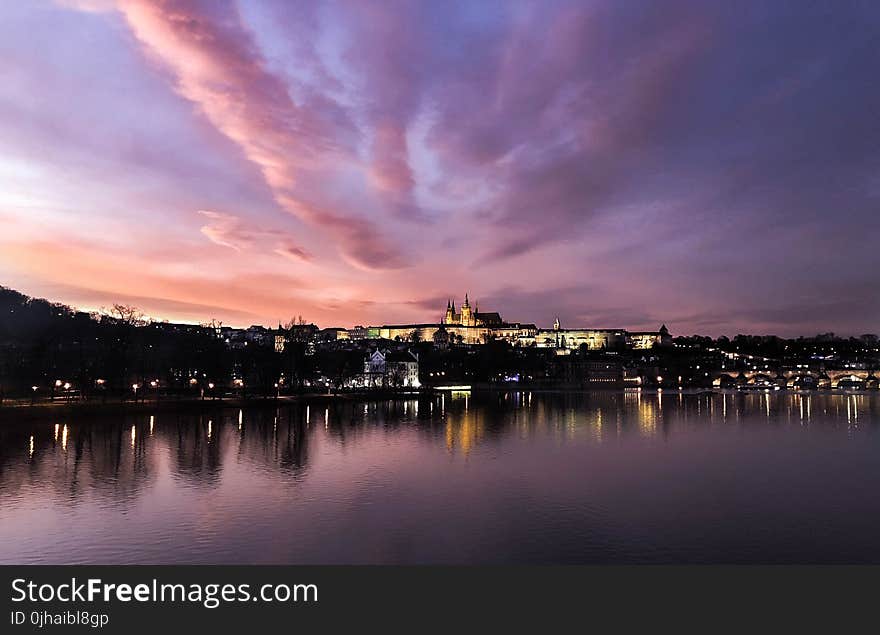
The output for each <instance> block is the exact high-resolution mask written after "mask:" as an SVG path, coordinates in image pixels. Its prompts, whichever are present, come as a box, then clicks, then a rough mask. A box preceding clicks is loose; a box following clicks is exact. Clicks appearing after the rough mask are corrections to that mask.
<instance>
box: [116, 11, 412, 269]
mask: <svg viewBox="0 0 880 635" xmlns="http://www.w3.org/2000/svg"><path fill="white" fill-rule="evenodd" d="M120 8H121V10H122V12H123V14H124V15H125V17H126V20H127V21H128V23H129V25H130V26H131V28H132V31H133V32H134V34H135V35H136V37H137V38H138V39H139V40H140V41H141V42H143V43H144V45H145V46H146V47H147V49H148V50H149V51H150V53H151V54H152V55H154V56H155V57H156V58H157V59H158V60H160V61H161V62H162V63H163V64H164V65H165V66H166V67H168V68H170V69H171V71H172V72H173V73H174V76H175V80H176V88H177V90H178V91H179V92H180V94H181V95H183V96H184V97H185V98H187V99H189V100H190V101H192V102H194V103H195V104H197V105H198V106H199V108H200V109H201V111H202V112H203V113H204V115H205V116H206V117H207V118H208V119H209V120H210V121H211V123H212V124H213V125H214V126H215V127H216V128H217V129H218V130H220V131H221V132H222V133H223V134H225V135H226V136H227V137H229V138H230V139H232V140H233V141H234V142H236V143H237V144H238V145H239V147H240V148H241V149H242V151H243V152H244V153H245V155H246V156H247V158H248V159H249V160H250V161H251V162H253V163H254V164H256V165H257V166H258V167H259V168H260V171H261V173H262V175H263V178H264V180H265V181H266V184H267V185H268V186H269V187H270V188H271V190H272V192H273V194H274V196H275V200H276V201H277V202H278V204H279V205H280V206H281V207H282V208H283V209H284V210H286V211H288V212H289V213H291V214H293V215H295V216H297V217H298V218H299V219H300V220H303V221H304V222H306V223H309V224H311V225H313V226H315V227H317V228H320V229H323V230H326V233H327V234H329V235H330V236H332V238H333V239H334V240H335V241H336V243H337V245H338V246H339V248H340V250H341V252H342V253H343V255H344V256H345V257H346V259H347V260H349V261H351V262H353V263H356V264H358V265H361V266H364V267H368V268H371V269H383V268H388V267H400V266H402V265H403V264H404V262H405V260H404V258H403V256H402V254H401V253H399V251H398V249H397V248H396V247H395V246H394V245H393V244H391V243H390V242H389V241H388V239H387V238H386V237H385V236H384V235H383V234H382V232H380V231H379V230H378V229H377V228H376V227H375V226H374V225H373V224H372V223H371V222H370V221H368V220H366V219H365V218H363V217H362V216H358V215H354V214H350V213H347V212H340V211H336V210H334V211H332V212H331V211H324V207H320V206H315V205H312V204H308V203H305V201H306V200H308V199H310V198H311V199H314V198H315V197H316V196H318V194H317V193H315V192H309V191H307V190H306V189H305V188H306V186H307V184H308V182H309V181H310V179H314V178H315V175H316V174H320V173H321V172H323V171H327V170H329V169H330V168H336V167H338V165H339V164H340V163H344V162H352V161H355V157H354V155H353V151H352V144H353V140H352V138H351V135H352V133H353V131H352V130H351V129H349V128H347V127H346V126H344V125H340V123H339V121H338V119H335V120H331V121H326V120H324V119H323V118H322V117H321V116H320V114H319V113H318V112H316V111H313V110H310V109H308V108H305V107H301V106H298V105H297V104H295V103H294V102H293V100H292V99H291V98H290V96H289V94H288V91H287V87H286V86H285V85H284V83H283V82H282V81H281V80H279V79H278V78H277V77H275V76H274V75H272V74H271V73H270V72H269V71H268V70H267V69H266V66H265V63H264V62H263V60H262V58H261V56H260V54H259V52H258V50H257V49H256V46H255V45H254V42H253V41H252V38H251V37H250V35H249V33H248V32H247V31H246V30H245V28H244V27H243V26H242V24H241V21H240V19H239V16H238V14H237V11H236V10H235V7H234V6H232V5H230V4H229V3H226V2H219V1H218V2H192V1H186V0H163V1H153V0H150V1H147V0H120ZM304 177H305V178H304ZM303 182H305V183H306V185H304V184H303ZM352 228H357V229H356V231H354V230H353V229H352ZM364 243H368V244H369V245H371V247H368V248H366V249H364V248H363V244H364ZM376 253H379V254H382V257H379V258H376V257H373V255H374V254H376ZM386 256H387V257H386Z"/></svg>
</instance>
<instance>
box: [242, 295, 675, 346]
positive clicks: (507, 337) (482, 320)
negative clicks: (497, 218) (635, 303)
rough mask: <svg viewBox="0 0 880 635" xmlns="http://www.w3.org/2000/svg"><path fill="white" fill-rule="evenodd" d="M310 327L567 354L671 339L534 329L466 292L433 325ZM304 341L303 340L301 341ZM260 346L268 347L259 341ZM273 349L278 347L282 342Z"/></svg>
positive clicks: (315, 336)
mask: <svg viewBox="0 0 880 635" xmlns="http://www.w3.org/2000/svg"><path fill="white" fill-rule="evenodd" d="M298 328H310V329H311V331H310V332H309V334H308V338H307V340H308V341H311V342H316V343H321V342H332V341H338V340H363V339H376V340H380V339H385V340H396V341H411V342H433V343H434V344H436V345H438V346H440V347H445V346H449V345H454V344H485V343H487V342H489V341H492V340H503V341H506V342H508V343H510V344H511V345H513V346H523V347H537V348H553V349H556V350H557V352H558V353H559V354H567V353H570V352H571V351H576V350H579V349H580V348H581V347H582V346H586V348H587V349H589V350H603V349H606V350H617V349H624V348H629V349H635V350H646V349H650V348H653V347H654V346H665V345H669V344H671V343H672V337H671V336H670V334H669V330H668V329H667V328H666V326H665V325H663V326H661V327H660V328H659V329H658V330H656V331H627V330H625V329H619V328H617V329H597V328H563V327H562V325H561V324H560V322H559V319H558V318H557V319H556V320H555V321H554V324H553V328H549V329H544V328H538V327H537V326H536V325H535V324H531V323H525V322H507V321H505V320H503V319H502V318H501V315H500V314H499V313H497V312H481V311H480V310H479V306H478V305H476V306H474V307H473V308H472V307H471V305H470V300H469V299H468V296H467V294H465V299H464V303H463V304H462V305H461V307H460V309H456V307H455V302H454V301H451V300H450V301H448V302H447V304H446V312H445V314H444V316H443V319H442V320H440V321H438V322H427V323H415V324H384V325H381V326H366V327H365V326H355V327H353V328H351V329H345V328H327V329H318V328H317V327H315V326H314V325H302V326H299V327H298ZM237 337H239V340H240V341H246V340H247V338H248V337H265V338H269V337H272V336H271V331H270V330H269V329H265V328H264V327H256V326H255V327H251V328H250V329H247V330H246V331H244V332H242V333H240V334H239V335H238V336H237ZM303 341H306V340H305V339H304V340H303ZM264 343H268V340H267V342H264ZM277 346H282V347H283V342H282V340H281V339H279V340H278V341H277Z"/></svg>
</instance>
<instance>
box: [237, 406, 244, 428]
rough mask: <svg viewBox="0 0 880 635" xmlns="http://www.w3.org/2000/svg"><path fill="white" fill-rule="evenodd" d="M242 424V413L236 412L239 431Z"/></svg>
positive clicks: (241, 411)
mask: <svg viewBox="0 0 880 635" xmlns="http://www.w3.org/2000/svg"><path fill="white" fill-rule="evenodd" d="M243 423H244V411H243V410H239V411H238V429H239V430H241V425H242V424H243Z"/></svg>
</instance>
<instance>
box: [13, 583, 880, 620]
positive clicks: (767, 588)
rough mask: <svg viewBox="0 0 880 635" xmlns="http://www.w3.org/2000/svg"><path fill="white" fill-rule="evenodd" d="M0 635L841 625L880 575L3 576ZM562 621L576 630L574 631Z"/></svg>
mask: <svg viewBox="0 0 880 635" xmlns="http://www.w3.org/2000/svg"><path fill="white" fill-rule="evenodd" d="M0 573H2V578H3V585H4V591H3V598H4V600H3V602H4V607H5V614H4V615H3V622H2V623H3V627H2V628H0V632H3V633H24V632H36V631H40V632H42V631H43V630H46V629H48V630H50V631H52V632H69V631H70V630H71V629H74V630H76V631H82V630H91V631H101V632H110V633H140V632H149V633H155V632H157V631H162V630H167V629H171V632H178V631H181V630H187V629H194V630H195V629H198V630H200V631H202V630H203V629H210V630H212V631H216V632H241V631H242V629H254V628H256V629H258V631H257V632H263V630H265V629H266V628H268V627H271V626H273V625H274V626H278V627H279V628H280V627H285V628H289V627H292V626H295V627H297V628H305V627H309V628H321V630H326V629H327V628H331V627H332V628H342V627H354V628H359V629H360V628H369V629H374V628H376V629H378V628H383V629H385V628H389V627H394V628H395V629H405V630H408V631H421V630H425V629H428V628H431V629H433V628H437V627H439V626H442V627H444V628H450V629H451V628H463V627H466V628H467V629H468V630H471V629H472V628H473V627H474V626H475V625H476V624H478V623H482V622H478V621H475V620H481V621H482V620H488V621H489V622H488V623H490V624H492V625H493V627H494V628H499V627H507V626H511V627H523V626H525V625H534V627H535V628H541V629H542V630H545V629H547V630H549V629H552V630H569V628H565V629H562V625H563V624H570V625H576V624H580V626H578V628H577V630H582V629H583V628H588V627H589V626H590V625H596V626H598V625H600V624H605V625H608V626H613V627H615V628H622V627H636V626H649V627H651V626H653V627H670V626H674V625H678V626H682V625H691V626H694V627H704V628H705V629H708V630H715V629H716V628H717V627H721V626H725V627H731V626H736V627H739V628H749V629H753V628H757V627H758V626H759V625H760V626H761V629H762V630H763V629H764V628H769V627H771V626H774V625H775V626H777V627H780V628H786V629H789V628H791V627H792V625H794V624H796V623H805V624H809V625H811V626H813V627H816V626H822V625H824V626H827V627H828V628H834V629H835V630H837V629H840V628H841V627H843V626H846V625H847V624H850V623H855V621H856V620H858V619H859V616H860V614H862V615H864V616H865V617H867V616H868V610H869V609H870V607H871V606H872V598H873V594H874V592H875V591H874V589H875V588H876V581H877V580H878V578H880V568H876V567H709V566H707V567H662V566H661V567H650V566H643V567H229V566H216V567H170V566H143V567H135V566H112V567H111V566H107V567H103V566H83V567H61V566H48V567H18V566H10V567H2V568H0ZM571 620H576V621H574V622H572V621H571Z"/></svg>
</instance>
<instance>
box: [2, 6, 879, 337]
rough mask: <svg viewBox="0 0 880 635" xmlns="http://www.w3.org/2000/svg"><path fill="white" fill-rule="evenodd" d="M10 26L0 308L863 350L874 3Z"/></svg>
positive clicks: (283, 9) (435, 11) (50, 17)
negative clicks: (21, 302)
mask: <svg viewBox="0 0 880 635" xmlns="http://www.w3.org/2000/svg"><path fill="white" fill-rule="evenodd" d="M727 4H728V3H720V2H718V3H714V2H700V3H688V2H682V3H663V6H662V7H660V6H654V5H652V4H650V3H645V4H641V5H640V4H639V3H633V4H627V5H625V6H624V5H620V4H619V3H611V2H595V3H582V2H580V3H566V2H555V3H536V2H533V3H528V2H526V3H517V4H512V3H507V2H504V3H490V2H486V3H469V2H459V3H448V4H447V3H444V4H443V6H440V5H434V4H432V3H391V2H388V3H376V4H367V3H352V4H346V3H340V2H321V3H307V4H303V5H295V4H293V3H286V2H277V3H273V2H261V3H245V2H232V1H229V2H197V1H194V2H184V1H179V2H178V1H170V0H169V1H166V2H145V1H140V0H120V1H119V2H112V1H110V0H58V1H57V2H48V1H47V2H34V3H7V4H5V5H4V6H3V7H2V8H0V15H2V16H3V19H2V20H0V35H2V38H0V60H2V62H0V69H2V74H3V77H4V82H2V83H0V111H2V113H3V116H2V117H0V134H2V135H3V138H4V146H3V150H2V153H0V182H2V183H3V188H0V222H2V223H3V226H4V228H5V229H6V231H5V232H3V234H2V235H0V284H2V285H4V286H8V287H10V288H13V289H16V290H18V291H21V292H23V293H27V294H29V295H32V296H35V297H46V298H48V299H50V300H53V301H60V302H63V303H66V304H70V305H72V306H76V307H79V308H81V309H85V310H90V309H98V308H99V307H101V306H109V305H111V304H112V303H114V302H122V303H127V304H133V305H136V306H138V307H139V308H141V309H142V310H143V311H144V312H145V313H147V314H148V315H150V316H153V317H156V318H159V319H163V318H164V319H168V320H171V321H184V322H199V321H206V320H209V319H211V318H217V319H221V320H223V321H224V322H226V323H229V324H235V325H241V326H247V325H248V324H267V325H272V324H274V323H277V322H278V321H279V320H281V321H284V320H286V319H289V318H290V317H292V316H296V315H302V316H304V317H305V318H306V319H307V320H309V321H312V322H315V323H318V324H322V325H326V326H345V327H348V326H353V325H356V324H364V325H369V324H389V323H391V324H408V323H420V322H438V321H440V319H442V311H443V307H444V306H445V304H446V302H447V300H448V299H451V298H455V299H457V301H458V302H460V301H461V300H462V299H463V294H464V291H467V292H469V294H470V297H471V299H472V300H475V299H478V300H479V302H480V305H481V306H483V307H485V308H488V309H490V310H492V311H498V312H500V313H501V314H503V315H505V316H510V318H512V319H515V320H522V321H528V322H534V323H536V324H539V325H541V326H548V325H550V324H552V322H553V319H554V317H556V316H557V315H558V316H559V317H560V319H561V321H562V322H563V324H566V325H572V326H585V327H599V328H611V327H618V326H620V327H621V328H628V329H635V330H638V329H646V330H647V329H652V330H653V329H656V328H657V327H658V326H659V325H660V324H663V323H666V324H668V325H669V326H670V328H671V329H672V330H673V331H674V332H675V333H703V334H707V335H712V336H716V335H721V334H727V335H733V334H736V333H738V332H742V333H760V334H776V335H779V336H783V337H790V336H798V335H805V336H808V335H813V334H815V333H819V332H825V331H834V332H837V333H840V334H845V335H855V336H858V335H860V334H862V333H876V332H877V330H878V324H880V295H878V294H877V293H876V275H877V271H878V264H880V263H878V260H880V256H878V252H877V249H876V242H877V236H878V231H877V225H878V221H877V210H878V201H880V181H878V178H877V174H880V170H878V168H880V154H878V152H877V148H878V147H880V127H878V126H877V123H876V116H875V113H876V112H877V111H878V110H880V85H878V84H877V82H876V80H875V77H874V75H875V71H874V69H875V68H876V66H877V62H878V60H877V59H876V58H877V56H878V53H877V50H876V47H875V46H873V41H874V37H875V36H874V33H876V29H877V27H878V25H880V11H878V10H877V9H876V8H875V7H871V6H869V5H867V4H856V3H840V4H829V5H827V6H824V7H823V6H822V5H821V4H812V5H809V6H803V5H802V4H801V3H792V4H784V3H774V4H773V5H768V6H763V7H760V6H757V7H754V6H753V7H741V8H737V7H731V6H727Z"/></svg>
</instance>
